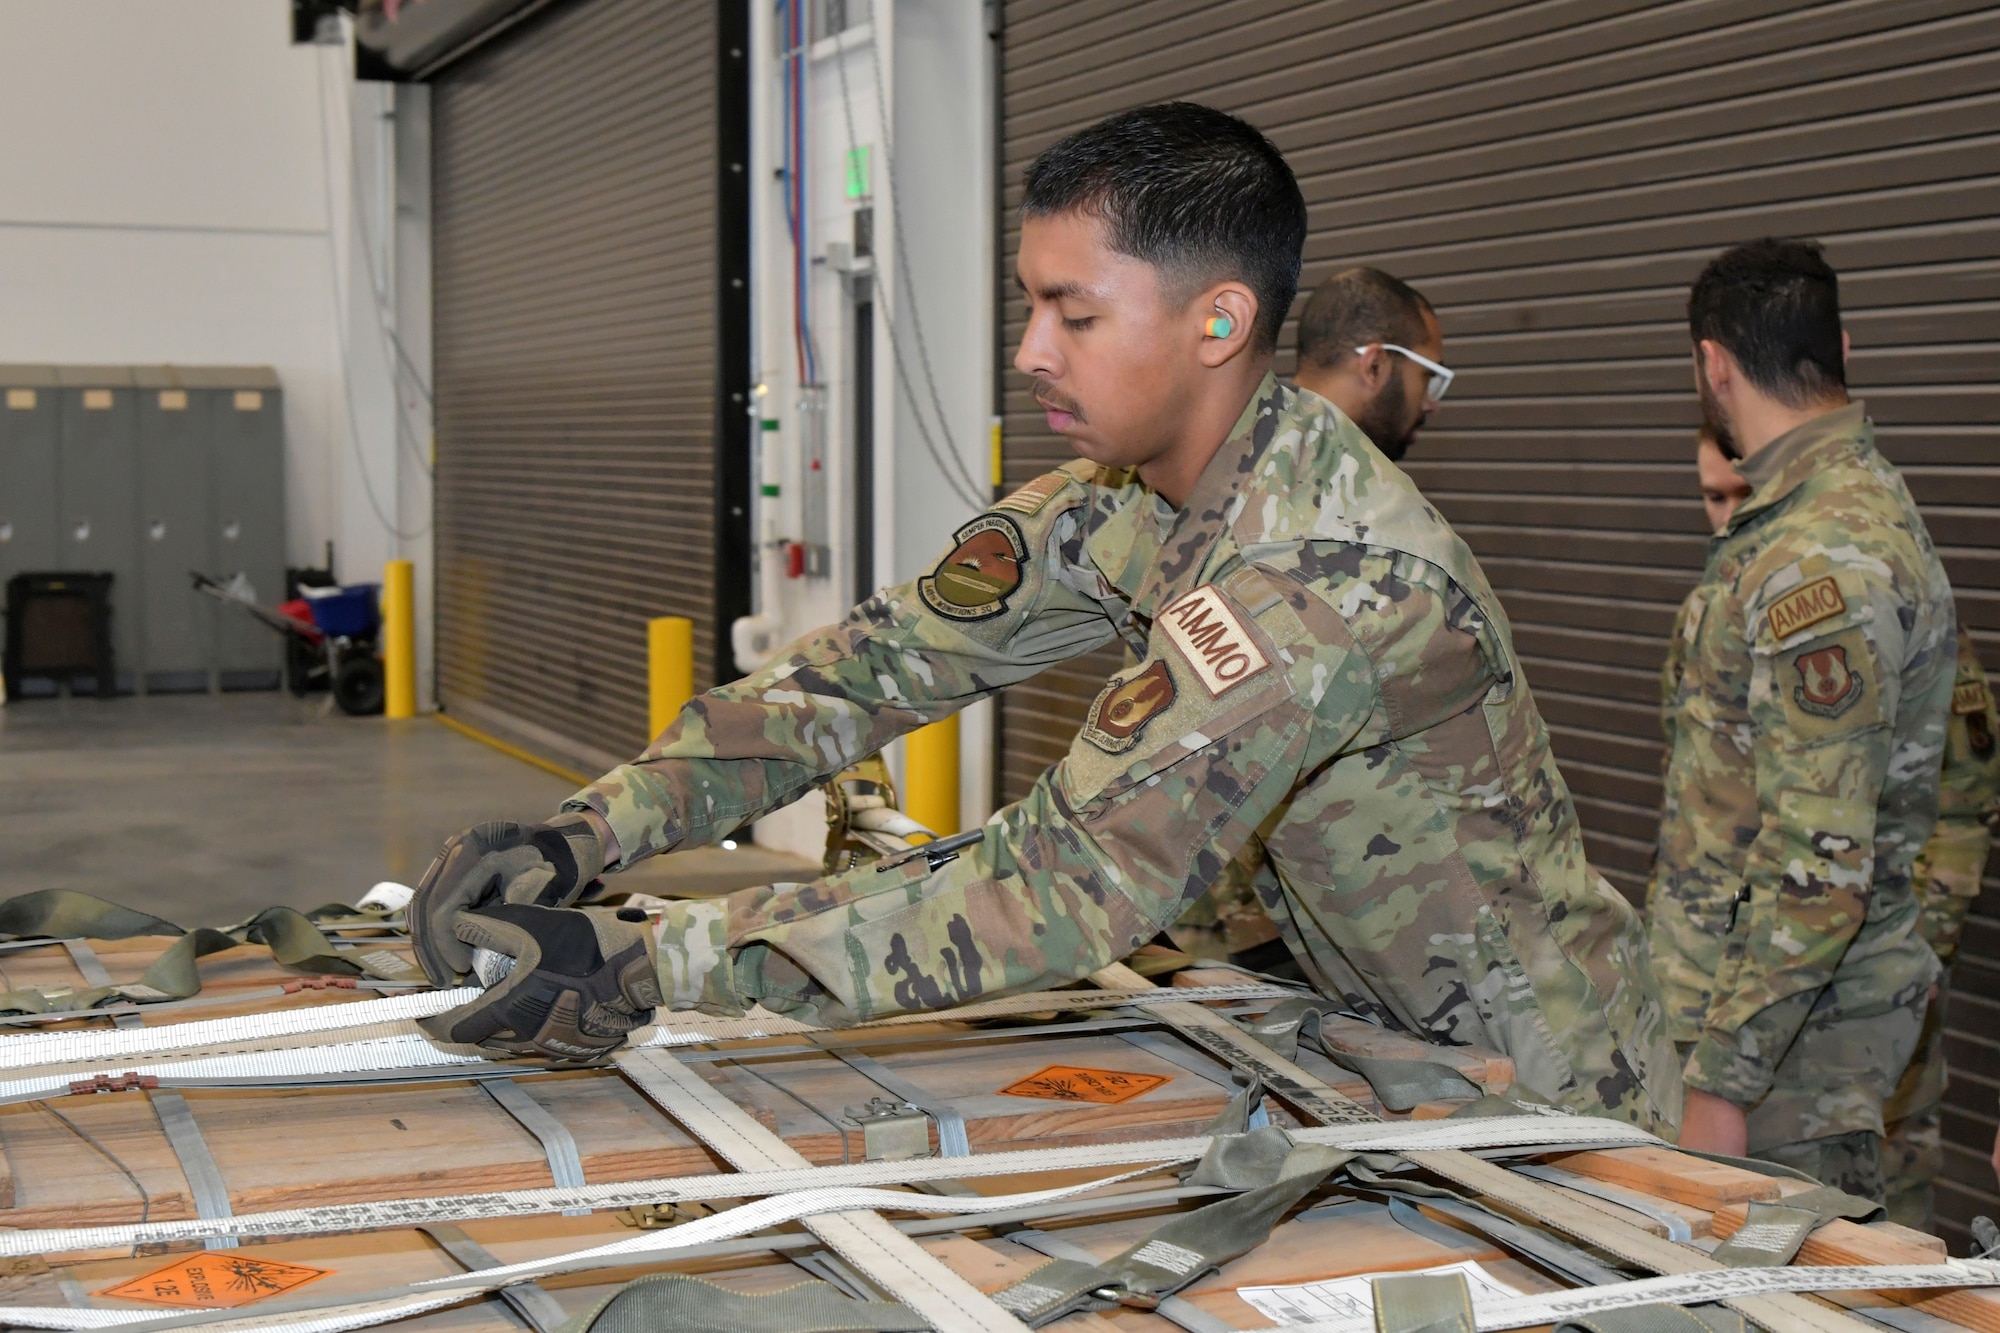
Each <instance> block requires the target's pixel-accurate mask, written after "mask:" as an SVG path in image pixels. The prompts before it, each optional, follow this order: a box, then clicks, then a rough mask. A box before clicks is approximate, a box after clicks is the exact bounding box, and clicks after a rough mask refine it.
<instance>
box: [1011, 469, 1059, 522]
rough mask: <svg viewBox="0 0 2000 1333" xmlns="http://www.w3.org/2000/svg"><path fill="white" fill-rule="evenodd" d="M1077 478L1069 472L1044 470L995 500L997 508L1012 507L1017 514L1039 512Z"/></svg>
mask: <svg viewBox="0 0 2000 1333" xmlns="http://www.w3.org/2000/svg"><path fill="white" fill-rule="evenodd" d="M1074 480H1075V478H1074V477H1072V476H1070V474H1069V473H1067V472H1062V471H1056V472H1044V473H1043V474H1042V475H1041V476H1039V477H1036V478H1035V479H1034V480H1033V481H1031V482H1029V483H1028V484H1027V485H1025V486H1023V487H1021V488H1020V489H1019V490H1017V491H1014V492H1013V493H1011V494H1009V495H1008V496H1006V497H1005V498H1004V499H1000V500H996V501H994V502H993V507H994V508H995V509H1011V510H1013V511H1014V512H1015V513H1017V514H1038V513H1040V512H1041V510H1042V506H1043V505H1046V504H1047V503H1048V502H1049V500H1050V498H1051V497H1053V496H1054V495H1055V494H1056V492H1058V491H1060V490H1062V489H1063V488H1064V487H1065V486H1067V485H1069V484H1070V482H1072V481H1074Z"/></svg>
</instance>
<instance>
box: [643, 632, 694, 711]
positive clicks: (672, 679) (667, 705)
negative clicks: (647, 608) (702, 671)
mask: <svg viewBox="0 0 2000 1333" xmlns="http://www.w3.org/2000/svg"><path fill="white" fill-rule="evenodd" d="M692 698H694V622H693V621H692V620H689V619H688V618H687V617H686V616H658V617H655V618H654V619H652V620H649V621H647V622H646V702H647V709H646V726H647V728H648V730H647V732H646V739H647V740H651V739H653V738H654V737H655V736H658V735H659V734H660V733H661V732H663V731H665V730H666V729H667V724H668V723H670V722H672V721H673V720H674V716H675V715H676V714H678V713H679V712H680V711H681V707H682V705H684V704H685V703H687V701H688V700H690V699H692Z"/></svg>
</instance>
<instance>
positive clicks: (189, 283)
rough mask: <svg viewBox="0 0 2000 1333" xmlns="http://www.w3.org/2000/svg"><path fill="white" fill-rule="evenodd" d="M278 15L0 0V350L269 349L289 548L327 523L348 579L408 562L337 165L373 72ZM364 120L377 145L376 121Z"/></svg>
mask: <svg viewBox="0 0 2000 1333" xmlns="http://www.w3.org/2000/svg"><path fill="white" fill-rule="evenodd" d="M290 38H291V17H290V8H289V6H288V5H287V4H286V3H285V0H143V3H136V2H135V0H0V126H4V127H5V131H4V133H0V361H6V362H27V363H98V364H105V363H114V364H127V363H176V364H183V365H196V364H208V365H270V366H273V367H275V368H276V370H277V372H278V375H279V377H280V379H281V381H282V382H283V385H284V389H285V428H286V437H287V459H286V463H287V467H286V487H287V501H286V503H287V513H286V523H287V528H288V531H289V544H290V557H291V560H292V562H293V563H297V564H305V563H312V564H317V563H319V556H320V553H321V551H322V550H323V547H324V544H325V542H326V541H328V540H329V539H330V540H333V541H334V542H336V544H337V546H338V559H339V564H340V572H341V574H342V576H343V577H344V578H347V579H349V580H353V581H361V580H372V579H375V578H378V577H380V571H381V563H382V561H383V560H384V559H387V558H388V557H390V556H391V555H401V556H405V557H410V558H415V559H418V560H419V562H420V567H421V568H423V569H424V570H425V571H426V572H427V568H428V545H429V542H428V535H427V534H428V526H429V518H428V513H429V495H428V489H427V483H428V478H427V477H426V476H425V475H424V473H423V470H422V468H421V466H419V465H418V464H416V462H415V459H416V458H417V456H418V452H419V447H420V449H421V451H423V452H427V451H428V448H429V442H428V430H429V426H428V411H427V409H424V410H423V411H421V412H419V413H418V414H416V415H417V418H418V420H417V427H418V428H420V429H421V430H422V431H423V432H424V437H423V438H422V439H420V440H418V441H416V442H415V443H414V444H406V445H405V447H404V449H403V451H402V452H403V453H404V455H405V456H406V458H407V459H408V460H409V461H408V463H407V465H405V464H399V462H398V450H397V437H396V433H395V431H394V429H393V420H394V418H393V415H392V409H393V405H394V399H393V398H392V397H391V392H392V391H391V388H390V381H389V378H388V374H387V370H386V366H387V362H386V360H385V356H384V353H383V351H382V339H381V335H380V333H379V329H378V321H377V320H376V318H375V316H374V313H373V302H372V300H371V298H370V296H369V287H368V286H367V279H366V277H365V276H364V270H362V269H361V267H360V266H359V265H354V266H353V272H352V273H350V271H349V269H350V265H349V259H350V257H351V256H352V257H355V258H358V255H353V247H352V245H351V243H350V233H352V232H353V230H354V221H353V220H354V219H355V217H356V216H357V211H356V200H355V198H354V194H353V190H354V186H353V182H354V180H355V178H356V174H357V168H358V169H359V170H360V171H361V172H363V173H366V172H369V171H370V170H372V159H371V158H370V154H371V153H372V152H374V151H375V149H376V143H377V140H376V137H375V134H376V130H377V127H378V126H380V125H383V124H385V122H382V121H380V120H379V116H380V114H381V113H382V112H383V111H385V110H388V109H389V107H388V106H387V104H386V102H385V99H386V98H387V97H388V96H389V95H390V90H388V89H386V88H379V87H377V86H375V85H363V86H361V88H360V91H359V93H358V94H357V93H356V89H355V85H353V84H352V83H351V80H350V71H351V69H352V63H351V59H350V57H349V56H348V54H347V52H346V51H345V49H343V48H337V47H314V46H296V47H295V46H292V45H291V44H290ZM357 122H358V126H357ZM385 142H386V143H387V145H388V151H389V152H390V154H391V155H392V156H393V154H394V146H395V142H396V136H395V132H394V127H393V125H392V126H391V127H390V136H389V138H388V139H387V140H386V141H385ZM407 155H408V154H407V153H406V154H405V156H407ZM404 175H405V180H406V183H407V180H408V172H407V171H406V172H405V173H404ZM383 179H385V180H388V181H391V182H393V180H394V179H395V174H394V173H393V172H391V173H389V174H388V175H386V176H385V177H383ZM363 185H364V187H366V189H365V191H364V195H365V193H366V190H373V191H374V193H375V197H374V199H373V200H372V201H371V200H369V199H367V198H366V197H364V199H363V201H362V202H363V203H364V204H368V205H369V206H371V207H374V208H377V209H379V207H380V203H381V193H380V190H379V189H377V188H376V187H375V185H374V180H373V178H372V177H371V178H370V179H367V180H364V181H363ZM422 194H423V195H424V196H427V194H428V184H427V182H426V183H425V184H424V188H423V191H422ZM391 215H393V209H392V210H391ZM369 225H370V226H373V221H372V219H371V220H370V223H369ZM408 232H409V228H408V227H407V226H406V227H403V228H401V229H400V233H401V235H402V245H401V246H398V245H397V244H396V241H395V239H394V238H393V237H389V236H384V235H382V234H380V229H379V228H376V231H375V234H374V241H375V248H376V250H377V252H378V254H379V253H381V252H382V251H383V249H384V247H385V246H386V248H387V250H388V251H390V252H393V251H396V250H398V249H401V250H404V251H406V252H407V250H408V249H409V248H410V245H411V243H412V242H411V238H410V236H409V234H408ZM422 245H423V248H424V249H426V250H427V247H428V239H427V233H426V235H425V238H424V240H423V242H422ZM389 268H390V270H391V273H392V274H393V269H394V265H393V263H392V264H390V265H389ZM378 271H379V267H378ZM424 276H425V278H426V280H427V272H426V273H425V275H424ZM391 295H392V298H393V296H394V293H393V292H392V293H391ZM417 314H418V317H419V318H420V320H421V321H422V322H423V323H425V324H427V322H428V318H429V315H428V305H427V302H426V303H424V305H423V306H422V308H421V310H420V311H419V312H417ZM427 345H428V339H427V338H425V339H423V340H422V341H421V342H420V343H419V347H420V348H427ZM348 371H351V372H352V383H351V385H350V384H348V383H346V382H345V381H344V378H343V377H344V374H345V373H346V372H348ZM425 374H426V375H427V374H428V369H427V367H426V368H425ZM408 396H409V395H408V394H406V398H407V397H408ZM350 404H351V406H350ZM363 468H366V469H367V472H368V475H369V477H370V479H371V481H372V484H373V487H374V491H375V494H376V498H377V500H378V502H379V504H380V506H381V508H382V509H383V511H384V517H378V516H377V515H376V513H375V512H374V507H373V506H371V505H369V503H368V501H367V498H366V493H365V491H364V489H363V488H362V486H361V484H360V483H361V476H362V472H361V469H363ZM384 518H386V522H385V521H384ZM392 528H394V529H400V530H401V531H402V532H403V533H404V534H407V535H406V536H405V537H398V536H397V535H395V533H394V532H392V531H391V530H390V529H392ZM426 582H427V580H426ZM258 591H259V593H260V594H262V595H264V596H266V597H267V598H268V597H270V596H272V595H273V594H275V593H277V592H278V591H279V590H277V589H270V590H265V589H259V590H258ZM427 630H428V624H427V619H426V621H424V622H423V623H422V625H421V627H420V632H419V639H420V642H422V643H424V644H425V646H426V649H427V644H428V632H427ZM422 678H423V679H425V680H428V672H424V673H422Z"/></svg>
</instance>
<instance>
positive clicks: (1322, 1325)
mask: <svg viewBox="0 0 2000 1333" xmlns="http://www.w3.org/2000/svg"><path fill="white" fill-rule="evenodd" d="M1995 1285H2000V1263H1995V1262H1994V1261H1992V1260H1990V1259H1948V1260H1946V1261H1945V1262H1943V1263H1937V1264H1880V1265H1856V1266H1853V1267H1847V1268H1719V1269H1716V1270H1714V1271H1712V1272H1706V1273H1677V1274H1675V1275H1674V1276H1672V1277H1649V1278H1641V1279H1639V1280H1637V1281H1634V1282H1618V1283H1613V1284H1611V1285H1609V1286H1603V1287H1577V1288H1574V1289H1572V1290H1569V1291H1549V1292H1542V1293H1541V1294H1539V1295H1533V1296H1512V1297H1508V1298H1506V1299H1504V1300H1479V1299H1477V1298H1475V1299H1474V1300H1473V1303H1472V1316H1473V1321H1474V1327H1475V1328H1476V1329H1477V1330H1478V1333H1498V1331H1499V1330H1502V1329H1511V1328H1535V1327H1538V1326H1540V1325H1543V1324H1560V1323H1561V1322H1563V1321H1564V1320H1565V1319H1577V1318H1583V1317H1586V1316H1589V1315H1594V1314H1602V1313H1604V1312H1605V1311H1607V1310H1629V1309H1631V1308H1632V1307H1634V1306H1639V1305H1707V1304H1709V1303H1711V1302H1715V1301H1722V1302H1725V1303H1728V1304H1731V1305H1734V1304H1736V1303H1737V1302H1739V1301H1743V1302H1749V1301H1753V1300H1756V1299H1758V1298H1769V1297H1773V1296H1783V1295H1799V1294H1802V1293H1805V1292H1813V1291H1899V1290H1900V1291H1910V1290H1920V1289H1923V1288H1927V1287H1990V1286H1995ZM1760 1322H1761V1321H1760ZM1254 1333H1279V1331H1278V1330H1272V1329H1260V1330H1255V1331H1254ZM1282 1333H1375V1320H1374V1318H1373V1316H1370V1315H1361V1316H1356V1317H1353V1318H1348V1319H1322V1320H1315V1321H1313V1322H1310V1323H1302V1324H1286V1325H1283V1326H1282Z"/></svg>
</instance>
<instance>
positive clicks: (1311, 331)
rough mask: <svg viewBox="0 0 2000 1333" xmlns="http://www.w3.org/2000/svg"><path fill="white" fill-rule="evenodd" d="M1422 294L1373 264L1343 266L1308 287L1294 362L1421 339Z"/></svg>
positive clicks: (1326, 361)
mask: <svg viewBox="0 0 2000 1333" xmlns="http://www.w3.org/2000/svg"><path fill="white" fill-rule="evenodd" d="M1430 308H1431V303H1430V302H1429V301H1426V300H1425V299H1424V294H1423V293H1422V292H1420V291H1418V290H1417V289H1416V288H1414V287H1412V286H1410V284H1409V283H1407V282H1404V281H1403V280H1402V279H1401V278H1396V277H1392V276H1390V275H1389V274H1387V273H1384V272H1383V271H1382V270H1381V269H1379V268H1344V269H1342V270H1341V271H1340V272H1338V273H1336V274H1334V275H1333V276H1332V277H1330V278H1328V279H1327V280H1326V281H1325V282H1322V283H1321V284H1320V285H1319V286H1318V287H1316V288H1314V289H1313V294H1312V299H1311V300H1309V301H1307V302H1306V308H1305V309H1304V310H1303V311H1301V312H1300V313H1299V364H1300V365H1301V366H1320V367H1325V366H1330V365H1332V364H1333V363H1334V362H1336V361H1338V360H1340V358H1341V357H1343V356H1352V355H1353V354H1354V349H1355V348H1357V347H1366V346H1367V345H1368V344H1369V343H1396V344H1399V345H1400V346H1403V347H1409V346H1412V345H1413V344H1416V343H1420V342H1422V341H1423V340H1424V315H1425V314H1426V313H1428V312H1429V311H1430Z"/></svg>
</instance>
